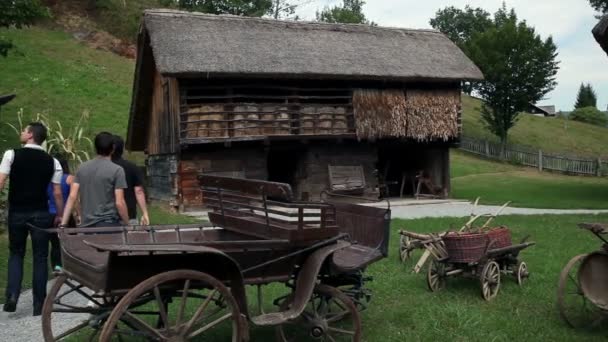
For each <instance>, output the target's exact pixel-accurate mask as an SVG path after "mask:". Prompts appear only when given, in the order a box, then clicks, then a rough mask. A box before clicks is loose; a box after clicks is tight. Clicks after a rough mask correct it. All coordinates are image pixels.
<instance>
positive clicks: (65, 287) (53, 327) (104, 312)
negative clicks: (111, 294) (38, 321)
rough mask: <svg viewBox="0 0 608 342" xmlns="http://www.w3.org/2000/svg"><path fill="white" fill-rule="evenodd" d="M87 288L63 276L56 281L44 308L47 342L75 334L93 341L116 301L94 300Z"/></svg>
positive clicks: (79, 338) (43, 315) (43, 322)
mask: <svg viewBox="0 0 608 342" xmlns="http://www.w3.org/2000/svg"><path fill="white" fill-rule="evenodd" d="M90 292H91V291H90V290H88V289H86V288H85V287H84V286H83V285H81V284H78V283H77V282H75V281H73V280H71V279H68V278H67V276H66V275H64V274H62V275H59V276H57V277H56V278H55V282H54V284H53V286H52V287H51V289H50V291H49V293H48V295H47V297H46V299H45V301H44V305H43V307H42V334H43V336H44V340H45V341H46V342H51V341H58V340H61V339H64V338H67V337H69V336H72V335H73V334H74V335H75V336H78V338H77V339H78V340H87V339H88V340H90V341H93V340H94V339H95V338H96V337H97V335H98V333H99V330H100V329H101V327H102V326H103V324H104V323H105V321H106V319H107V317H108V316H109V315H110V312H111V311H112V309H113V307H114V305H115V304H116V303H115V301H113V298H99V297H93V296H91V295H90V294H89V293H90Z"/></svg>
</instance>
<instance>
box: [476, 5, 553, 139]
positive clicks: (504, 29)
mask: <svg viewBox="0 0 608 342" xmlns="http://www.w3.org/2000/svg"><path fill="white" fill-rule="evenodd" d="M466 47H467V48H466V52H467V54H468V55H469V57H470V58H471V59H472V60H473V62H475V64H477V66H478V67H479V68H480V69H481V71H482V72H483V74H484V76H485V79H484V81H482V82H479V83H477V84H476V87H475V88H476V92H477V93H478V94H479V95H480V96H481V98H483V100H484V104H483V106H482V121H483V122H484V124H485V126H486V127H487V128H488V130H490V131H491V132H492V133H493V134H495V135H496V136H498V138H499V139H500V142H501V144H502V146H503V151H504V150H505V149H506V144H507V137H508V132H509V129H511V128H512V127H513V125H515V123H516V122H517V118H518V115H519V113H520V112H522V111H524V110H525V109H526V108H527V106H528V105H529V103H536V102H537V101H539V100H541V99H542V98H543V96H544V95H546V94H547V93H548V92H550V91H551V90H553V89H554V88H555V86H556V84H557V82H556V81H555V75H556V74H557V70H558V64H559V62H557V61H556V57H557V52H556V51H557V48H556V46H555V44H554V43H553V39H552V38H551V37H549V38H547V39H545V40H543V39H542V38H541V37H540V35H538V34H537V33H536V32H535V30H534V28H533V27H530V26H528V25H527V23H526V22H525V21H519V20H518V19H517V16H516V14H515V11H514V10H511V11H507V9H506V8H505V6H504V5H503V7H502V8H501V9H500V10H498V12H496V14H495V15H494V25H493V27H490V28H488V29H486V30H485V31H483V32H476V33H474V34H473V35H472V37H471V39H470V41H469V42H467V43H466Z"/></svg>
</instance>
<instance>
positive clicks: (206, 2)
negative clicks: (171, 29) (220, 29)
mask: <svg viewBox="0 0 608 342" xmlns="http://www.w3.org/2000/svg"><path fill="white" fill-rule="evenodd" d="M176 1H177V6H178V7H179V8H181V9H185V10H188V11H198V12H204V13H212V14H234V15H244V16H248V17H261V16H263V15H264V14H267V13H269V11H270V8H271V7H272V0H176Z"/></svg>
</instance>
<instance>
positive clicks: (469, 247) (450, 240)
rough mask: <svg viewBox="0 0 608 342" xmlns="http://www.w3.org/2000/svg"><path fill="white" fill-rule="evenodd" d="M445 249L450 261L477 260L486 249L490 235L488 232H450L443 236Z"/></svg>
mask: <svg viewBox="0 0 608 342" xmlns="http://www.w3.org/2000/svg"><path fill="white" fill-rule="evenodd" d="M443 242H444V243H445V249H446V251H447V252H448V256H449V261H450V262H462V263H469V262H477V261H479V260H480V259H481V258H482V257H483V255H484V252H485V250H486V246H487V243H488V237H487V234H486V233H466V234H457V233H448V234H446V235H444V236H443Z"/></svg>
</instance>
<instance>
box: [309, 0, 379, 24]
mask: <svg viewBox="0 0 608 342" xmlns="http://www.w3.org/2000/svg"><path fill="white" fill-rule="evenodd" d="M343 1H344V2H343V3H342V6H334V7H332V8H329V7H325V8H324V9H323V11H321V12H320V13H319V12H317V21H323V22H326V23H346V24H368V25H374V26H375V25H376V24H375V23H374V22H371V21H369V20H367V18H365V14H363V5H365V1H363V0H343Z"/></svg>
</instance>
